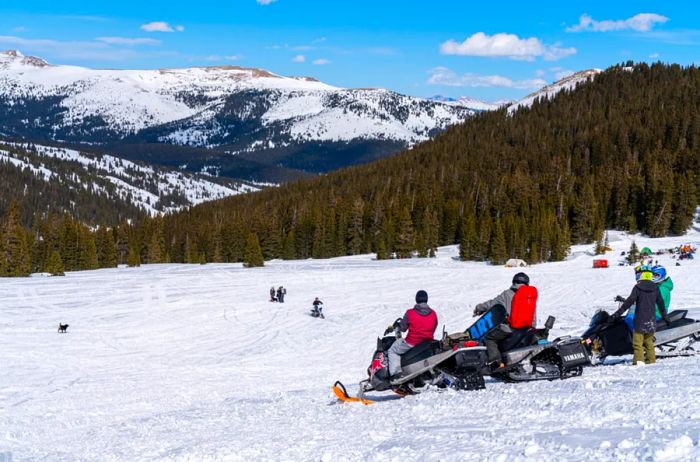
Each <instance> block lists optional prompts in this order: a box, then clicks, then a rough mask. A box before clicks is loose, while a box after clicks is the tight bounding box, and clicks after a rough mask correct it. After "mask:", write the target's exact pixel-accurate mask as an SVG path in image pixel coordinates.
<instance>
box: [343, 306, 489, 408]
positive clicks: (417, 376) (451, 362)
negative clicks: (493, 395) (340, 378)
mask: <svg viewBox="0 0 700 462" xmlns="http://www.w3.org/2000/svg"><path fill="white" fill-rule="evenodd" d="M397 321H400V319H399V320H397ZM395 324H396V323H395ZM400 337H401V332H399V331H398V329H387V331H386V332H384V337H381V338H378V339H377V349H376V351H375V352H374V355H373V356H372V362H371V364H370V366H369V367H368V368H367V375H368V376H369V377H368V378H367V379H365V380H362V381H361V382H360V392H359V395H358V396H357V397H353V396H350V395H349V394H348V393H347V391H346V389H345V387H344V386H343V384H342V383H340V382H336V383H335V385H334V386H333V391H334V392H335V394H336V396H337V397H338V398H339V399H340V400H341V401H345V402H351V401H352V402H362V403H364V404H370V403H371V402H373V401H372V399H369V398H367V397H366V393H368V392H371V391H389V390H391V391H394V392H395V393H397V394H399V395H401V396H405V395H409V394H415V393H419V391H420V389H421V388H423V387H425V386H427V385H434V386H437V387H439V388H454V389H457V390H478V389H482V388H484V377H483V375H482V374H481V370H482V369H483V367H484V365H485V364H486V348H485V347H483V346H481V345H479V343H478V342H476V341H468V339H467V336H466V335H465V334H461V333H460V334H457V335H447V334H446V333H445V332H443V338H442V340H440V341H438V340H426V341H424V342H422V343H419V344H418V345H416V346H415V347H413V348H412V349H411V350H409V351H408V352H406V353H405V354H404V355H402V357H401V368H402V371H403V373H402V375H401V377H400V378H399V379H397V380H393V381H391V380H390V379H389V364H388V361H387V352H388V351H389V348H390V347H391V345H392V344H393V343H394V342H395V341H396V340H397V339H398V338H400Z"/></svg>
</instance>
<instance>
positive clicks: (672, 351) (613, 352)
mask: <svg viewBox="0 0 700 462" xmlns="http://www.w3.org/2000/svg"><path fill="white" fill-rule="evenodd" d="M623 300H624V298H622V297H620V296H618V297H617V298H616V299H615V301H617V302H620V303H622V301H623ZM687 316H688V310H674V311H671V312H670V313H669V314H668V318H669V321H670V324H669V325H666V322H664V321H657V322H656V334H655V335H654V344H655V345H656V357H657V358H669V357H675V356H692V355H695V354H697V353H699V352H700V321H698V320H695V319H691V318H688V317H687ZM582 337H583V339H584V342H585V345H586V349H587V350H588V352H589V354H590V356H591V357H592V359H593V361H592V363H593V364H599V363H602V362H603V360H604V359H605V358H606V357H608V356H623V355H631V354H632V332H630V329H629V327H627V324H626V323H625V318H624V317H616V316H612V315H610V313H608V312H607V311H605V310H598V311H597V312H596V313H595V314H594V315H593V317H592V318H591V323H590V325H589V326H588V329H587V330H586V331H585V332H584V333H583V336H582Z"/></svg>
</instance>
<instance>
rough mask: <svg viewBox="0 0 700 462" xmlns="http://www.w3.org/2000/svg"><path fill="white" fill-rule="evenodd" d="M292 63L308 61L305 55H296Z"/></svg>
mask: <svg viewBox="0 0 700 462" xmlns="http://www.w3.org/2000/svg"><path fill="white" fill-rule="evenodd" d="M292 61H293V62H295V63H303V62H305V61H306V56H304V55H296V56H295V57H293V58H292Z"/></svg>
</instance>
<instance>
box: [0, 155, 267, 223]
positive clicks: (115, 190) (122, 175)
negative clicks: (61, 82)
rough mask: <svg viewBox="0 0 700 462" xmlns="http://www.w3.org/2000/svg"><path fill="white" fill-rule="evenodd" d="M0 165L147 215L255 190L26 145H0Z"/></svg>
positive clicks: (225, 181)
mask: <svg viewBox="0 0 700 462" xmlns="http://www.w3.org/2000/svg"><path fill="white" fill-rule="evenodd" d="M0 162H9V163H11V164H13V165H15V166H17V167H19V168H22V169H29V170H31V171H32V172H34V173H35V174H37V176H38V177H40V178H42V179H44V180H45V181H51V180H57V181H59V182H60V183H61V184H62V185H63V186H71V187H73V188H77V189H86V190H87V189H90V190H92V191H93V192H95V193H99V194H105V195H107V196H110V197H115V198H119V199H121V200H124V201H127V202H131V203H133V204H134V205H136V206H137V207H139V208H142V209H144V210H146V211H148V213H150V214H155V213H162V212H171V211H175V210H179V209H181V208H183V207H186V206H189V205H196V204H200V203H202V202H205V201H210V200H216V199H221V198H224V197H227V196H232V195H236V194H243V193H247V192H252V191H257V190H259V189H260V188H259V187H257V186H255V185H252V184H246V183H241V182H238V181H233V180H229V179H215V178H212V177H210V176H207V175H196V174H191V173H188V172H183V171H179V170H168V169H165V168H157V167H152V166H147V165H143V164H140V163H135V162H130V161H128V160H125V159H121V158H119V157H114V156H110V155H100V154H90V153H86V152H80V151H76V150H74V149H66V148H61V147H51V146H42V145H36V144H27V143H20V144H18V143H4V144H3V142H2V141H0Z"/></svg>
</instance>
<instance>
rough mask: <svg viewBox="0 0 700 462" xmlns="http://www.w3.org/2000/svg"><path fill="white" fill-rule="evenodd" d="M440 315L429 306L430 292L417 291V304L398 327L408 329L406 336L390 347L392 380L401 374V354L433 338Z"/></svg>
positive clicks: (405, 315) (403, 329)
mask: <svg viewBox="0 0 700 462" xmlns="http://www.w3.org/2000/svg"><path fill="white" fill-rule="evenodd" d="M437 326H438V317H437V314H436V313H435V311H433V309H432V308H430V307H429V306H428V293H427V292H426V291H425V290H419V291H418V292H417V293H416V305H415V306H414V307H413V308H411V309H410V310H407V311H406V314H404V315H403V318H402V319H401V322H400V323H399V326H398V329H399V330H400V331H401V332H406V331H408V335H406V336H405V337H404V338H400V339H397V340H396V341H395V342H394V343H393V344H392V345H391V348H389V353H388V356H389V357H388V359H389V375H390V376H391V378H392V380H394V379H396V378H398V377H399V376H400V375H401V355H403V354H404V353H406V352H407V351H408V350H410V349H411V348H413V347H414V346H416V345H418V344H419V343H421V342H423V341H425V340H433V338H434V336H435V329H437Z"/></svg>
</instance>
